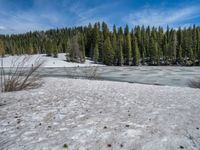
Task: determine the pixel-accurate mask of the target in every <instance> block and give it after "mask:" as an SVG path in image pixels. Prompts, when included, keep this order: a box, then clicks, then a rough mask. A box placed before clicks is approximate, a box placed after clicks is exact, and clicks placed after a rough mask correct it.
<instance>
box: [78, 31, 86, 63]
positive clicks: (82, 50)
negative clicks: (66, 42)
mask: <svg viewBox="0 0 200 150" xmlns="http://www.w3.org/2000/svg"><path fill="white" fill-rule="evenodd" d="M78 38H79V39H78V43H79V48H80V49H79V50H80V56H79V57H80V61H81V62H82V63H83V62H85V43H84V37H83V34H81V33H79V34H78Z"/></svg>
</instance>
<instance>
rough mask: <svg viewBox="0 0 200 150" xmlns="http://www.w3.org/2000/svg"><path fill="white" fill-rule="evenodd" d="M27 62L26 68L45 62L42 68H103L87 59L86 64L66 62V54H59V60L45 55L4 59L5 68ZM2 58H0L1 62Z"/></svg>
mask: <svg viewBox="0 0 200 150" xmlns="http://www.w3.org/2000/svg"><path fill="white" fill-rule="evenodd" d="M24 58H26V60H25V64H24V67H31V66H32V65H33V64H35V63H37V62H38V61H39V62H43V61H44V64H43V65H42V67H88V66H103V65H101V64H94V62H93V61H91V60H88V59H86V61H85V63H73V62H66V57H65V53H60V54H58V58H53V57H46V55H45V54H37V55H20V56H7V57H4V58H3V61H4V67H13V65H15V66H16V65H18V64H19V63H21V62H22V60H24ZM1 59H2V58H0V60H1Z"/></svg>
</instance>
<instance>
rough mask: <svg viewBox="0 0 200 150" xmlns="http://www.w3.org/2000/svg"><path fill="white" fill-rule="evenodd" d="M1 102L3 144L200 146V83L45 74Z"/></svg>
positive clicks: (131, 148)
mask: <svg viewBox="0 0 200 150" xmlns="http://www.w3.org/2000/svg"><path fill="white" fill-rule="evenodd" d="M0 103H1V106H0V149H1V150H4V149H9V150H32V149H36V150H38V149H42V150H49V149H58V150H60V149H69V150H107V149H108V150H109V149H111V150H179V149H186V150H199V149H200V109H199V108H200V90H199V89H192V88H187V87H182V88H179V87H169V86H155V85H140V84H130V83H120V82H110V81H94V80H93V81H90V80H81V79H63V78H59V79H57V78H44V84H43V86H42V87H40V88H39V89H33V90H29V91H19V92H12V93H0ZM64 144H65V147H68V148H63V145H64Z"/></svg>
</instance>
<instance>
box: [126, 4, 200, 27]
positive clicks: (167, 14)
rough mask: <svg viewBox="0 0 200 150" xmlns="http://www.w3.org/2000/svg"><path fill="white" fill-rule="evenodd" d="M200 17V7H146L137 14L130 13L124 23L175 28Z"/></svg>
mask: <svg viewBox="0 0 200 150" xmlns="http://www.w3.org/2000/svg"><path fill="white" fill-rule="evenodd" d="M199 16H200V7H197V6H190V7H184V8H173V9H167V8H160V9H152V8H150V7H146V8H144V9H142V10H138V11H137V12H132V13H130V14H129V15H128V16H127V17H125V19H124V21H125V22H126V23H128V24H130V25H145V26H147V25H150V26H166V25H170V26H174V25H175V24H177V23H181V22H184V21H188V20H191V19H194V18H197V17H199Z"/></svg>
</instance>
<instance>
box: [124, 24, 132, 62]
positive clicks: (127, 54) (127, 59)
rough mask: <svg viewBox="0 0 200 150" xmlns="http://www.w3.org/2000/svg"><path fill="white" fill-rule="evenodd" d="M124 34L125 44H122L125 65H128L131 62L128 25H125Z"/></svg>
mask: <svg viewBox="0 0 200 150" xmlns="http://www.w3.org/2000/svg"><path fill="white" fill-rule="evenodd" d="M124 34H125V42H124V45H125V46H124V56H125V65H130V62H131V57H132V54H131V51H132V48H131V37H130V33H129V28H128V25H126V27H125V30H124Z"/></svg>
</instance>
